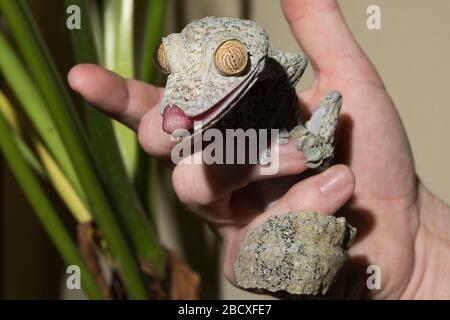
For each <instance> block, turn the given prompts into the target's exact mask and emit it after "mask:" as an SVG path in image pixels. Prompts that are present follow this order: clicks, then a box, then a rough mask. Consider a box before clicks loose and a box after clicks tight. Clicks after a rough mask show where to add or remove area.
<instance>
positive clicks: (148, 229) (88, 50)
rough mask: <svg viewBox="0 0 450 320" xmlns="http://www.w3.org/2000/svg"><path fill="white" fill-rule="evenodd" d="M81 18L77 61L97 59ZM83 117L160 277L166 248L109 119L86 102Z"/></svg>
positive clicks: (118, 202) (117, 199)
mask: <svg viewBox="0 0 450 320" xmlns="http://www.w3.org/2000/svg"><path fill="white" fill-rule="evenodd" d="M66 4H67V5H71V4H76V5H78V6H79V7H80V8H81V12H82V13H83V12H86V1H85V0H66ZM82 20H83V21H84V24H83V28H82V30H73V31H71V32H70V33H71V36H72V42H73V47H74V50H75V55H76V58H77V62H79V63H98V57H97V53H96V51H95V47H94V41H93V37H92V33H91V32H90V30H91V26H90V23H89V22H90V21H89V17H87V16H85V15H83V16H82ZM86 120H87V126H88V128H89V133H90V137H91V141H92V144H93V146H94V150H95V155H96V157H95V159H96V160H97V167H98V169H99V172H100V174H101V177H102V179H103V184H104V186H105V189H106V190H107V192H108V194H109V198H110V199H111V202H112V203H113V205H114V208H115V212H116V213H117V216H118V219H119V221H120V223H121V225H122V226H123V229H124V230H126V234H127V235H128V238H129V239H130V241H131V243H132V245H133V248H134V252H135V254H136V255H137V256H139V257H143V258H145V259H146V260H147V261H148V262H150V263H151V264H152V265H153V266H154V268H155V270H156V272H157V274H158V276H159V277H160V278H163V277H164V276H165V270H166V255H165V251H164V249H163V247H162V246H161V245H160V243H159V240H158V237H157V234H156V231H155V230H154V228H153V226H152V225H151V224H150V223H149V221H148V220H147V218H146V216H145V213H144V211H143V209H142V206H141V203H140V202H139V201H138V198H137V196H136V193H135V190H134V186H133V184H132V183H131V181H130V178H129V176H128V175H127V171H126V169H125V166H124V163H123V161H122V158H121V155H120V151H119V149H118V145H117V141H116V138H115V136H114V130H113V127H112V124H111V121H110V120H109V119H108V118H107V117H106V116H104V115H103V114H100V113H99V112H98V111H96V110H95V108H93V107H92V106H89V105H87V104H86Z"/></svg>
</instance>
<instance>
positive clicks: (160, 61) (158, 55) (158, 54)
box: [153, 43, 171, 74]
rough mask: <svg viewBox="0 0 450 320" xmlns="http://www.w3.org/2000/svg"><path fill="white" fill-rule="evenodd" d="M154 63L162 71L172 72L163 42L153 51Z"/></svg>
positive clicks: (165, 72)
mask: <svg viewBox="0 0 450 320" xmlns="http://www.w3.org/2000/svg"><path fill="white" fill-rule="evenodd" d="M153 63H154V64H155V65H156V67H157V68H158V69H159V70H160V71H161V72H162V73H164V74H170V72H171V70H170V63H169V59H168V57H167V53H166V49H165V48H164V44H163V43H161V44H160V45H159V46H158V47H157V48H155V51H153Z"/></svg>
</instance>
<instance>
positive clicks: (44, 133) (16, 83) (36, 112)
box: [0, 32, 85, 198]
mask: <svg viewBox="0 0 450 320" xmlns="http://www.w3.org/2000/svg"><path fill="white" fill-rule="evenodd" d="M0 52H1V55H0V71H1V73H2V75H3V76H4V77H5V79H6V81H7V83H8V84H9V86H10V87H11V89H12V91H13V92H14V94H15V96H16V97H17V99H18V100H19V102H20V103H21V106H22V107H23V110H24V111H25V113H26V115H27V116H28V118H29V120H30V122H31V123H32V124H33V126H34V128H35V129H36V131H37V132H38V133H39V136H40V137H41V138H42V140H43V141H44V142H45V143H46V144H47V145H48V146H49V149H50V151H51V153H52V154H53V156H54V157H55V158H56V159H57V161H58V163H59V164H60V165H61V167H62V168H63V170H64V172H65V173H66V174H67V176H68V177H69V180H70V181H71V183H72V184H73V186H74V187H75V189H76V190H77V192H78V193H79V195H80V196H81V197H82V198H84V197H85V196H84V192H83V189H82V188H81V185H80V181H79V179H78V176H77V174H76V172H75V168H74V166H73V163H72V160H71V159H70V157H69V156H68V154H67V149H66V146H65V145H64V144H63V142H62V140H61V136H60V135H59V134H58V131H57V130H56V128H55V124H54V122H53V120H52V118H51V116H50V114H49V112H48V110H47V107H46V104H45V102H44V100H43V98H42V96H41V94H40V93H39V91H38V89H37V88H36V86H35V84H34V83H33V81H32V80H31V79H30V76H29V74H28V73H27V71H26V70H25V67H24V66H23V65H22V63H21V62H20V60H19V58H18V57H17V56H16V54H15V52H14V51H13V49H12V47H11V46H10V45H9V43H8V42H7V41H6V38H5V36H4V34H3V33H1V32H0Z"/></svg>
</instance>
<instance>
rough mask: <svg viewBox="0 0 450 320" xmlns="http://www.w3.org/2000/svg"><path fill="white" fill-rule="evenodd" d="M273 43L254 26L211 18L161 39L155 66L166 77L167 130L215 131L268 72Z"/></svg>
mask: <svg viewBox="0 0 450 320" xmlns="http://www.w3.org/2000/svg"><path fill="white" fill-rule="evenodd" d="M268 48H269V39H268V35H267V33H266V31H264V30H263V29H262V28H261V27H259V26H258V25H256V24H255V23H254V22H252V21H248V20H241V19H235V18H213V17H207V18H203V19H201V20H196V21H194V22H192V23H190V24H189V25H187V26H186V27H185V28H184V29H183V31H181V33H175V34H170V35H168V36H167V37H165V38H163V40H162V43H161V44H160V45H159V47H158V48H156V50H155V53H154V61H155V64H156V65H157V66H158V67H159V69H160V70H161V71H162V72H163V73H165V74H167V75H168V77H167V83H166V88H165V91H164V96H163V98H162V100H161V115H162V116H163V130H164V131H165V132H167V133H169V134H171V133H173V132H174V131H175V130H176V129H185V130H189V131H190V132H191V133H193V132H194V128H193V126H194V122H196V121H199V122H201V129H203V130H204V129H206V128H208V127H211V126H213V125H214V124H215V123H216V122H217V121H219V120H220V119H221V118H222V117H223V116H225V115H226V114H227V113H228V112H230V110H231V109H232V108H233V107H234V106H235V105H236V104H237V103H238V102H239V100H240V99H241V98H242V97H244V96H245V94H246V93H247V92H248V90H249V89H250V88H251V87H252V86H253V85H254V83H255V82H256V81H257V80H258V76H259V75H260V73H261V72H262V70H263V69H264V65H265V58H266V57H267V54H268Z"/></svg>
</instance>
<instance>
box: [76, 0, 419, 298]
mask: <svg viewBox="0 0 450 320" xmlns="http://www.w3.org/2000/svg"><path fill="white" fill-rule="evenodd" d="M283 7H284V9H285V11H286V12H287V13H288V14H287V18H288V20H289V21H290V23H291V26H292V29H293V32H294V34H295V35H296V37H297V39H298V40H299V42H300V43H302V45H303V47H304V49H305V51H306V53H307V54H308V55H309V57H310V59H311V61H312V64H313V68H314V70H315V74H316V80H315V82H314V84H313V86H312V87H311V88H310V89H309V90H308V91H306V92H304V93H302V94H301V95H300V99H301V103H302V108H306V109H308V110H309V111H311V110H312V108H313V107H314V106H316V105H318V102H319V101H320V98H321V97H322V96H323V95H324V93H325V92H326V91H328V90H330V89H337V90H340V91H341V92H342V94H343V97H344V102H343V117H342V118H343V120H344V121H343V125H342V126H341V129H340V130H339V131H340V132H339V136H338V142H342V143H340V145H338V150H340V151H341V152H340V154H339V155H338V156H341V157H340V159H341V160H343V161H344V162H346V163H349V164H350V166H351V168H352V170H353V171H354V172H355V175H356V179H357V185H356V190H355V194H354V197H353V198H352V200H351V202H350V203H349V205H348V206H347V207H346V208H345V209H344V210H342V214H343V215H345V216H346V217H347V218H348V219H349V220H350V223H351V224H353V225H355V226H356V227H357V228H358V230H359V236H358V238H357V239H356V243H355V245H354V247H353V248H352V249H351V251H350V261H349V262H350V263H349V268H348V269H347V270H345V271H346V272H344V274H343V277H341V280H340V282H339V283H338V284H337V285H336V286H335V289H334V290H333V292H331V293H330V295H333V296H338V297H361V296H363V295H365V294H367V292H366V291H365V283H366V281H365V279H366V277H367V275H366V274H365V267H366V266H367V265H368V264H376V265H378V266H380V268H381V271H382V286H381V290H377V291H376V292H375V294H372V295H370V296H372V297H376V298H398V297H402V296H408V294H410V295H411V296H413V294H414V293H415V292H416V291H417V290H418V288H416V287H415V284H414V282H415V281H416V280H415V279H416V278H417V275H416V274H419V275H420V272H417V261H416V260H417V258H416V260H415V259H414V257H416V256H417V252H416V251H417V248H415V243H416V242H417V241H416V239H417V235H418V234H419V232H418V231H419V229H420V228H419V226H420V224H419V213H420V210H419V205H418V199H420V198H421V197H419V196H418V194H419V192H418V190H419V189H421V188H419V187H418V184H417V181H416V178H415V173H414V166H413V161H412V157H411V152H410V149H409V145H408V141H407V138H406V135H405V133H404V129H403V127H402V125H401V121H400V119H399V118H398V115H397V113H396V111H395V108H394V106H393V104H392V102H391V100H390V98H389V96H388V94H387V93H386V91H385V89H384V87H383V84H382V82H381V80H380V79H379V77H378V75H377V73H376V71H375V70H374V69H373V67H372V66H371V64H370V62H369V61H368V60H367V58H366V57H365V55H364V54H363V52H362V51H361V50H360V49H359V47H358V46H357V44H356V43H355V42H354V40H353V38H352V37H351V34H350V32H349V31H348V29H347V27H346V26H345V23H344V21H343V19H342V16H341V14H340V12H339V11H338V8H337V6H336V4H335V1H331V0H330V1H328V0H326V1H321V2H318V1H312V0H303V1H284V2H283ZM319 17H320V19H319ZM318 34H320V35H321V36H320V37H317V35H318ZM314 35H316V36H315V37H314ZM69 82H70V84H71V86H72V88H73V89H75V90H76V91H78V92H79V93H80V94H81V95H83V96H84V97H85V98H86V99H87V100H88V101H89V102H91V103H92V104H94V105H96V106H97V107H98V108H99V109H100V110H101V111H103V112H105V113H107V114H109V115H110V116H112V117H114V118H115V119H117V120H119V121H121V122H123V123H125V124H127V125H128V126H129V127H131V128H133V129H134V130H136V131H137V132H138V136H139V141H140V143H141V145H142V147H143V148H144V149H145V150H146V151H147V152H148V153H149V154H151V155H152V156H155V157H157V158H160V159H164V160H168V158H169V155H170V152H171V149H172V147H173V145H174V142H172V141H171V139H170V136H169V135H167V134H165V133H164V132H163V131H162V130H161V126H162V118H161V115H160V114H159V100H160V97H161V94H162V89H160V88H156V87H153V86H150V85H147V84H144V83H141V82H138V81H135V80H124V79H122V78H120V77H118V76H117V75H115V74H113V73H110V72H108V71H105V70H103V69H101V68H99V67H96V66H92V65H80V66H77V67H75V68H74V69H73V70H72V71H71V72H70V74H69ZM305 169H306V167H305V165H304V162H303V155H302V153H301V152H298V151H297V150H296V149H295V147H294V146H293V145H292V144H290V145H286V146H281V147H280V170H279V172H278V174H277V175H276V176H270V177H269V176H261V175H260V174H259V168H257V167H250V166H225V165H214V166H206V165H193V164H189V165H188V164H184V163H181V164H179V165H177V166H176V167H175V169H174V171H173V176H172V180H173V184H174V188H175V191H176V193H177V195H178V196H179V198H180V199H181V200H182V201H183V202H184V203H185V204H186V205H188V206H189V207H191V208H192V209H193V211H194V212H196V213H198V214H199V215H200V216H201V217H202V218H203V219H204V220H205V221H206V222H207V223H208V224H209V225H210V226H211V228H212V229H213V230H214V231H215V232H216V233H217V234H218V236H219V237H220V238H221V239H222V240H223V242H224V247H225V265H224V271H225V274H226V276H227V277H228V278H229V279H230V280H231V281H232V282H234V272H233V265H234V262H235V259H236V257H237V255H238V253H239V248H240V245H241V244H242V241H243V238H244V237H245V234H246V232H247V230H248V229H249V228H250V227H251V226H253V225H255V224H257V223H259V222H261V221H262V220H263V219H265V218H267V217H268V216H270V215H273V214H283V213H287V212H289V211H298V210H302V209H309V210H314V211H321V212H324V213H327V214H334V213H336V212H337V210H338V209H339V208H340V207H341V206H342V205H343V204H344V203H346V202H347V200H349V198H350V197H351V195H352V192H353V190H354V187H355V180H354V177H353V174H352V172H351V171H350V170H349V168H348V167H346V166H343V165H338V166H334V167H332V168H330V169H328V170H327V171H325V172H323V173H321V174H319V175H316V176H313V177H310V178H307V179H305V180H302V181H300V182H297V181H298V177H297V176H294V177H292V176H293V175H297V174H299V173H301V172H303V171H304V170H305ZM287 176H291V177H287ZM283 177H286V178H283ZM282 180H294V181H296V184H295V185H294V186H293V187H292V188H290V190H289V191H288V192H287V193H286V194H285V195H283V196H282V197H281V198H280V199H279V200H278V201H277V203H276V204H275V205H274V206H272V207H270V208H268V209H266V207H265V205H266V204H267V202H268V199H272V198H275V199H276V198H277V196H278V194H277V192H274V191H277V190H276V189H277V187H278V186H279V185H280V183H281V181H282ZM274 193H275V195H274ZM423 193H425V192H423ZM355 275H356V278H355V277H354V276H355ZM413 275H414V276H415V277H416V278H414V277H413ZM349 276H353V277H351V278H350V277H349ZM413 278H414V279H413ZM416 289H417V290H416ZM408 292H410V293H408Z"/></svg>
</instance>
